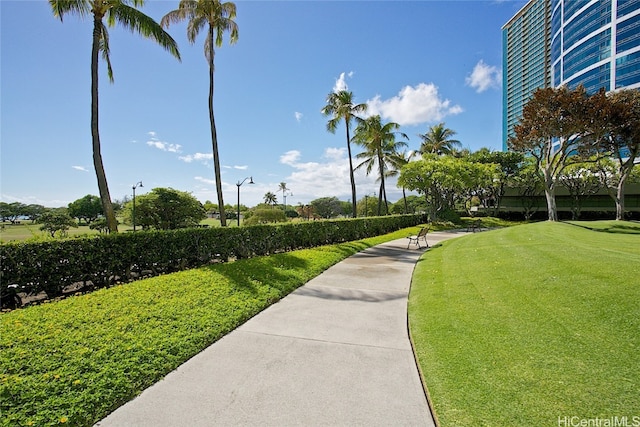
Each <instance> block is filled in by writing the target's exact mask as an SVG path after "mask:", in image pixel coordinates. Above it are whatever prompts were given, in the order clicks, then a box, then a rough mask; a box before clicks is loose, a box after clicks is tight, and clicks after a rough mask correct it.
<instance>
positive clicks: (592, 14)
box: [502, 0, 640, 149]
mask: <svg viewBox="0 0 640 427" xmlns="http://www.w3.org/2000/svg"><path fill="white" fill-rule="evenodd" d="M502 33H503V51H504V54H503V75H504V79H503V82H504V83H503V84H504V87H503V92H504V93H503V148H504V149H506V143H507V138H508V137H509V136H510V135H511V134H512V132H513V126H514V125H515V124H516V123H517V121H518V119H519V118H520V116H521V115H522V108H523V106H524V104H525V103H526V102H527V101H528V100H529V98H530V97H531V95H532V93H533V91H534V90H535V89H537V88H539V87H548V86H553V87H558V86H562V85H567V86H568V87H570V88H575V87H576V86H578V85H579V84H582V85H584V87H585V88H586V89H587V91H588V92H590V93H593V92H595V91H597V90H599V89H600V88H605V89H606V90H607V91H612V90H617V89H622V88H640V0H531V1H529V2H528V3H527V4H526V5H525V6H524V7H523V8H522V9H521V10H520V11H519V12H518V13H517V14H516V15H515V16H514V17H513V18H512V19H511V20H509V22H507V23H506V24H505V25H504V27H503V28H502Z"/></svg>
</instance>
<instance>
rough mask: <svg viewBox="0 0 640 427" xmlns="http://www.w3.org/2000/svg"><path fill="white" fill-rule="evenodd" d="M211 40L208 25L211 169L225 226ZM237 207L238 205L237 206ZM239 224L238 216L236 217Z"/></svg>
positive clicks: (212, 45) (211, 31) (221, 223)
mask: <svg viewBox="0 0 640 427" xmlns="http://www.w3.org/2000/svg"><path fill="white" fill-rule="evenodd" d="M213 43H214V40H213V27H211V25H209V49H210V51H209V121H210V122H211V145H212V148H213V169H214V172H215V176H216V193H218V209H219V210H220V225H221V226H222V227H226V226H227V218H226V215H225V213H224V198H223V195H222V173H221V172H220V155H219V153H218V135H217V133H216V120H215V117H214V114H213V71H214V69H213V57H214V55H215V49H214V44H213ZM238 207H239V206H238ZM238 224H240V218H238Z"/></svg>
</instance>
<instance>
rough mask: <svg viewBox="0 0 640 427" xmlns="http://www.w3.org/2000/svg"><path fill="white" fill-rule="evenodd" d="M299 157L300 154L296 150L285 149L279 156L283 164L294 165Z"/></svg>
mask: <svg viewBox="0 0 640 427" xmlns="http://www.w3.org/2000/svg"><path fill="white" fill-rule="evenodd" d="M300 157H301V154H300V152H299V151H298V150H291V151H287V152H286V153H284V154H283V155H282V156H280V163H282V164H283V165H289V166H294V165H295V164H296V163H297V162H298V159H300Z"/></svg>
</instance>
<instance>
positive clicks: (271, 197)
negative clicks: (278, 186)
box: [264, 191, 278, 208]
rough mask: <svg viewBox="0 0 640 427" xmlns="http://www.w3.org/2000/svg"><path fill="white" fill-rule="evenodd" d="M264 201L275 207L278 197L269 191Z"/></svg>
mask: <svg viewBox="0 0 640 427" xmlns="http://www.w3.org/2000/svg"><path fill="white" fill-rule="evenodd" d="M264 202H265V203H266V204H267V205H271V207H272V208H273V205H275V204H276V203H278V198H277V197H276V195H275V194H273V193H272V192H271V191H267V192H266V193H265V195H264Z"/></svg>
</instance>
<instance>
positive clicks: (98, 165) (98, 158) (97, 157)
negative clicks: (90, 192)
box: [91, 17, 118, 233]
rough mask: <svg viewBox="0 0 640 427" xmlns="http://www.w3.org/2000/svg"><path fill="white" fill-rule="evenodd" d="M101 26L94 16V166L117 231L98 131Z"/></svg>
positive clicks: (111, 227) (111, 225) (106, 213)
mask: <svg viewBox="0 0 640 427" xmlns="http://www.w3.org/2000/svg"><path fill="white" fill-rule="evenodd" d="M101 27H102V23H101V19H100V18H98V17H94V22H93V45H92V48H91V142H92V146H93V167H94V169H95V171H96V178H97V180H98V191H99V192H100V201H101V203H102V209H103V210H104V216H105V218H106V220H107V226H108V227H109V232H110V233H117V232H118V221H117V220H116V215H115V212H114V211H113V205H112V204H111V196H110V195H109V186H108V185H107V176H106V174H105V173H104V165H103V163H102V154H101V153H100V134H99V132H98V54H99V53H100V37H101V31H100V29H101Z"/></svg>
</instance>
